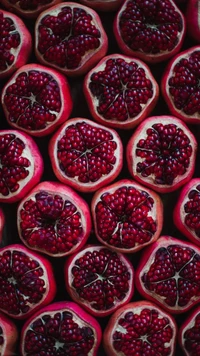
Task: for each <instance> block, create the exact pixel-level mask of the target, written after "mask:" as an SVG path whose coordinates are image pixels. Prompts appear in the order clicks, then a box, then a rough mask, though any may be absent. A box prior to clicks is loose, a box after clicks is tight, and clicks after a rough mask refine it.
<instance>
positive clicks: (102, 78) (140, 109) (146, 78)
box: [84, 54, 159, 129]
mask: <svg viewBox="0 0 200 356" xmlns="http://www.w3.org/2000/svg"><path fill="white" fill-rule="evenodd" d="M84 94H85V97H86V101H87V103H88V107H89V110H90V112H91V114H92V116H93V118H94V119H95V120H97V121H99V122H100V123H102V124H105V125H106V126H111V127H118V128H121V129H130V128H133V127H135V126H136V125H137V124H138V123H139V122H140V121H142V120H143V119H144V118H145V117H146V116H148V115H149V114H150V113H151V111H152V110H153V108H154V107H155V105H156V103H157V100H158V95H159V87H158V84H157V82H156V80H155V79H154V77H153V75H152V74H151V71H150V69H149V68H148V66H147V65H146V64H144V63H143V62H142V61H140V60H138V59H135V58H131V57H127V56H123V55H121V54H111V55H109V56H107V57H104V58H103V59H102V60H101V61H100V62H99V63H98V64H97V66H96V67H95V68H93V69H92V70H91V71H90V72H89V73H88V74H87V75H86V77H85V80H84Z"/></svg>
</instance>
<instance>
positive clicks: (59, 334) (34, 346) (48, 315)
mask: <svg viewBox="0 0 200 356" xmlns="http://www.w3.org/2000/svg"><path fill="white" fill-rule="evenodd" d="M101 337H102V332H101V328H100V325H99V323H98V322H97V321H96V320H95V319H94V318H93V317H92V316H91V315H89V314H88V313H86V312H85V311H84V310H83V309H82V308H80V307H79V306H78V305H77V304H75V303H73V302H57V303H53V304H51V305H48V306H47V307H45V308H43V309H40V311H39V312H37V313H35V314H34V315H33V316H31V318H30V319H28V320H27V321H26V323H25V324H24V326H23V329H22V333H21V343H20V344H21V354H22V355H23V356H29V355H33V354H34V355H38V356H42V355H73V356H87V355H88V356H95V355H97V351H98V348H99V345H100V342H101Z"/></svg>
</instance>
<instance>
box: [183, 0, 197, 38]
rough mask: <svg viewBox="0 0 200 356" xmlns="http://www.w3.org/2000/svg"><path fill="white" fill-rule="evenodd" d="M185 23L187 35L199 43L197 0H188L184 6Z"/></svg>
mask: <svg viewBox="0 0 200 356" xmlns="http://www.w3.org/2000/svg"><path fill="white" fill-rule="evenodd" d="M185 18H186V25H187V33H188V35H189V36H190V37H191V38H192V39H193V40H194V41H195V42H197V43H200V3H199V1H198V0H189V1H188V2H187V7H186V13H185Z"/></svg>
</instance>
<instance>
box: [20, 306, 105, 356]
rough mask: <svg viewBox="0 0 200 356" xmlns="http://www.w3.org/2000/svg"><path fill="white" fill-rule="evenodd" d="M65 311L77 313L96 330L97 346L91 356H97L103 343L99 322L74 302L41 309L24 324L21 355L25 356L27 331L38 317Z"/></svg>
mask: <svg viewBox="0 0 200 356" xmlns="http://www.w3.org/2000/svg"><path fill="white" fill-rule="evenodd" d="M63 309H67V310H69V311H70V312H72V313H76V314H77V315H78V317H79V318H81V319H82V320H83V321H85V322H87V323H88V324H89V325H90V327H92V328H94V330H95V331H96V336H97V338H96V345H95V348H94V350H93V353H92V354H91V356H96V355H97V352H98V348H99V346H100V343H101V339H102V331H101V327H100V325H99V323H98V321H97V320H96V319H95V318H94V317H92V316H91V315H90V314H88V313H86V312H85V310H83V309H82V308H81V307H80V306H79V305H78V304H76V303H74V302H67V301H62V302H56V303H52V304H50V305H48V306H46V307H44V308H42V309H40V310H39V311H38V312H37V313H35V314H34V315H32V316H31V317H30V318H29V319H28V320H27V321H26V322H25V324H24V326H23V328H22V332H21V342H20V348H21V355H22V356H23V355H24V349H23V348H24V338H25V333H26V330H27V329H28V327H29V325H30V324H31V322H32V320H34V319H35V318H36V317H39V316H40V315H41V314H43V313H45V312H47V313H51V312H54V311H58V312H60V311H61V312H62V310H63Z"/></svg>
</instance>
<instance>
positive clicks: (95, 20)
mask: <svg viewBox="0 0 200 356" xmlns="http://www.w3.org/2000/svg"><path fill="white" fill-rule="evenodd" d="M107 48H108V39H107V35H106V33H105V31H104V29H103V26H102V23H101V20H100V17H99V15H98V14H97V13H96V12H95V11H94V10H92V9H90V8H89V7H86V6H84V5H80V4H78V3H75V2H64V3H61V4H58V5H55V6H53V7H51V8H50V9H48V10H46V11H43V12H42V13H41V14H40V15H39V17H38V18H37V21H36V26H35V54H36V57H37V59H38V60H39V62H41V63H43V64H45V65H47V66H51V67H54V68H56V69H58V70H59V71H61V72H62V73H64V74H67V75H69V76H75V75H76V76H77V75H82V74H84V73H86V72H87V71H88V70H89V69H91V68H92V67H93V66H94V65H95V64H96V63H97V62H98V61H99V60H100V59H101V58H102V57H103V56H105V54H106V52H107Z"/></svg>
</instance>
